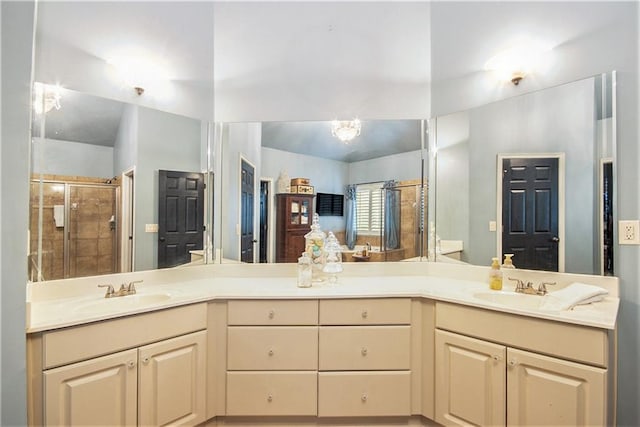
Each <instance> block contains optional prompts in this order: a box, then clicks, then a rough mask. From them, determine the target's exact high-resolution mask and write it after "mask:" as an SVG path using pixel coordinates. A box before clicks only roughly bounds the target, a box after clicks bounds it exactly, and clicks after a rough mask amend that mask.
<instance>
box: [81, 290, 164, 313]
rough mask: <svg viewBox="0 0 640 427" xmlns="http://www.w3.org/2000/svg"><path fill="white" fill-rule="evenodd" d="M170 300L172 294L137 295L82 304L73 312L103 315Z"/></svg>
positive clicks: (101, 299)
mask: <svg viewBox="0 0 640 427" xmlns="http://www.w3.org/2000/svg"><path fill="white" fill-rule="evenodd" d="M170 298H171V295H170V294H135V295H127V296H124V297H113V298H100V299H98V300H91V301H88V302H83V303H80V304H78V305H77V306H76V307H75V308H74V309H73V311H74V312H76V313H81V314H102V313H111V312H116V311H120V310H135V309H138V308H142V307H147V306H150V305H155V304H158V303H161V302H164V301H167V300H168V299H170Z"/></svg>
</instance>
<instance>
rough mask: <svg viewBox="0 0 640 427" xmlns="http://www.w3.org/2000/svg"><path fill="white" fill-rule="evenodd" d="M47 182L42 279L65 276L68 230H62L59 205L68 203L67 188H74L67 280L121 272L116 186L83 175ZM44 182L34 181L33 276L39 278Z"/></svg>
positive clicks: (32, 209)
mask: <svg viewBox="0 0 640 427" xmlns="http://www.w3.org/2000/svg"><path fill="white" fill-rule="evenodd" d="M47 179H56V182H44V183H43V221H42V229H43V236H42V275H43V279H44V280H53V279H61V278H64V277H65V265H64V264H65V262H64V233H65V229H64V227H57V226H56V224H55V222H54V218H53V212H54V209H53V207H54V206H55V205H64V188H65V184H73V185H70V187H69V206H68V209H65V211H66V212H67V213H68V216H69V217H68V219H67V223H68V229H67V230H66V231H67V232H68V237H69V240H68V243H67V245H68V253H69V262H68V266H67V275H66V277H82V276H90V275H99V274H108V273H113V272H115V271H117V261H118V256H117V255H118V253H117V252H118V251H117V247H118V246H117V239H118V232H117V230H118V218H117V191H116V188H117V187H118V185H117V183H116V184H107V185H100V186H98V185H90V184H98V183H100V184H104V183H105V181H106V180H102V179H94V178H84V179H83V177H59V176H56V177H53V178H52V177H47ZM39 185H40V184H39V182H38V181H32V182H31V221H30V223H31V225H30V243H31V246H30V248H31V249H30V262H29V265H30V278H32V280H35V278H36V275H37V273H36V270H35V269H34V267H35V265H36V263H37V248H38V196H39Z"/></svg>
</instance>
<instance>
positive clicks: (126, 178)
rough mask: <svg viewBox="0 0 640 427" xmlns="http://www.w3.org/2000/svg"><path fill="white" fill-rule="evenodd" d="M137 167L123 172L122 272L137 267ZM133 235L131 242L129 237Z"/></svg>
mask: <svg viewBox="0 0 640 427" xmlns="http://www.w3.org/2000/svg"><path fill="white" fill-rule="evenodd" d="M135 169H136V168H135V166H133V167H131V168H129V169H126V170H125V171H123V172H122V175H121V176H122V187H121V188H122V206H121V214H122V216H121V217H122V226H121V227H120V271H121V272H122V273H126V272H130V271H133V270H134V266H135V254H136V251H135V244H136V243H135V240H136V238H135V226H134V225H135V217H136V214H135V212H136V203H135V198H134V188H135V187H134V183H135V181H134V176H135ZM130 235H131V240H130V239H129V236H130Z"/></svg>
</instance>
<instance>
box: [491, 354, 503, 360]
mask: <svg viewBox="0 0 640 427" xmlns="http://www.w3.org/2000/svg"><path fill="white" fill-rule="evenodd" d="M491 358H492V359H493V360H495V361H496V362H499V361H500V360H501V359H502V357H500V356H499V355H497V354H494V355H493V356H491Z"/></svg>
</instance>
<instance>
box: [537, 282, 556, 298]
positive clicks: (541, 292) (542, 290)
mask: <svg viewBox="0 0 640 427" xmlns="http://www.w3.org/2000/svg"><path fill="white" fill-rule="evenodd" d="M555 284H556V282H542V283H540V284H539V285H538V295H546V294H547V293H548V292H549V291H548V290H547V286H553V285H555Z"/></svg>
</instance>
